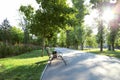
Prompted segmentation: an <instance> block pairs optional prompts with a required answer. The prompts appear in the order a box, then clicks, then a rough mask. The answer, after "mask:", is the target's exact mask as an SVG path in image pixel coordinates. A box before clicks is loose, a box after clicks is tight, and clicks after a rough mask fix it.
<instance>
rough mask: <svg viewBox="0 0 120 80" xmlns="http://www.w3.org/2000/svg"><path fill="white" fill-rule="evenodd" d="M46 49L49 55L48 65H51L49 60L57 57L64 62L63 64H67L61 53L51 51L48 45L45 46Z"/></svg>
mask: <svg viewBox="0 0 120 80" xmlns="http://www.w3.org/2000/svg"><path fill="white" fill-rule="evenodd" d="M46 51H47V54H48V56H49V65H51V62H52V61H53V60H54V59H59V58H60V59H61V60H62V61H63V62H64V64H65V65H67V64H66V61H65V60H64V58H63V57H62V55H61V54H58V52H57V51H52V53H51V52H50V48H49V47H47V48H46Z"/></svg>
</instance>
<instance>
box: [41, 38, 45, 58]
mask: <svg viewBox="0 0 120 80" xmlns="http://www.w3.org/2000/svg"><path fill="white" fill-rule="evenodd" d="M44 50H45V37H43V38H42V53H41V57H43V56H44Z"/></svg>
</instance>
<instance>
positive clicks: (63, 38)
mask: <svg viewBox="0 0 120 80" xmlns="http://www.w3.org/2000/svg"><path fill="white" fill-rule="evenodd" d="M58 43H59V46H61V47H65V46H66V33H65V31H64V30H61V32H60V36H59V39H58Z"/></svg>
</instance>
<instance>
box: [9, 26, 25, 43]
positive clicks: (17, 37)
mask: <svg viewBox="0 0 120 80" xmlns="http://www.w3.org/2000/svg"><path fill="white" fill-rule="evenodd" d="M10 33H11V42H12V44H15V43H22V42H23V37H24V34H23V32H22V30H20V29H19V28H17V27H12V28H11V29H10Z"/></svg>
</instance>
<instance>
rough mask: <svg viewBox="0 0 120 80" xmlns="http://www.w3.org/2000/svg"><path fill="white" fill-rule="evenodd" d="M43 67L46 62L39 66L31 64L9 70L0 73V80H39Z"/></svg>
mask: <svg viewBox="0 0 120 80" xmlns="http://www.w3.org/2000/svg"><path fill="white" fill-rule="evenodd" d="M45 65H46V61H42V62H40V64H39V65H36V64H34V63H33V64H31V65H23V66H18V67H14V68H9V69H7V70H5V71H4V72H0V80H39V78H40V75H41V73H42V71H43V69H44V66H45Z"/></svg>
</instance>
